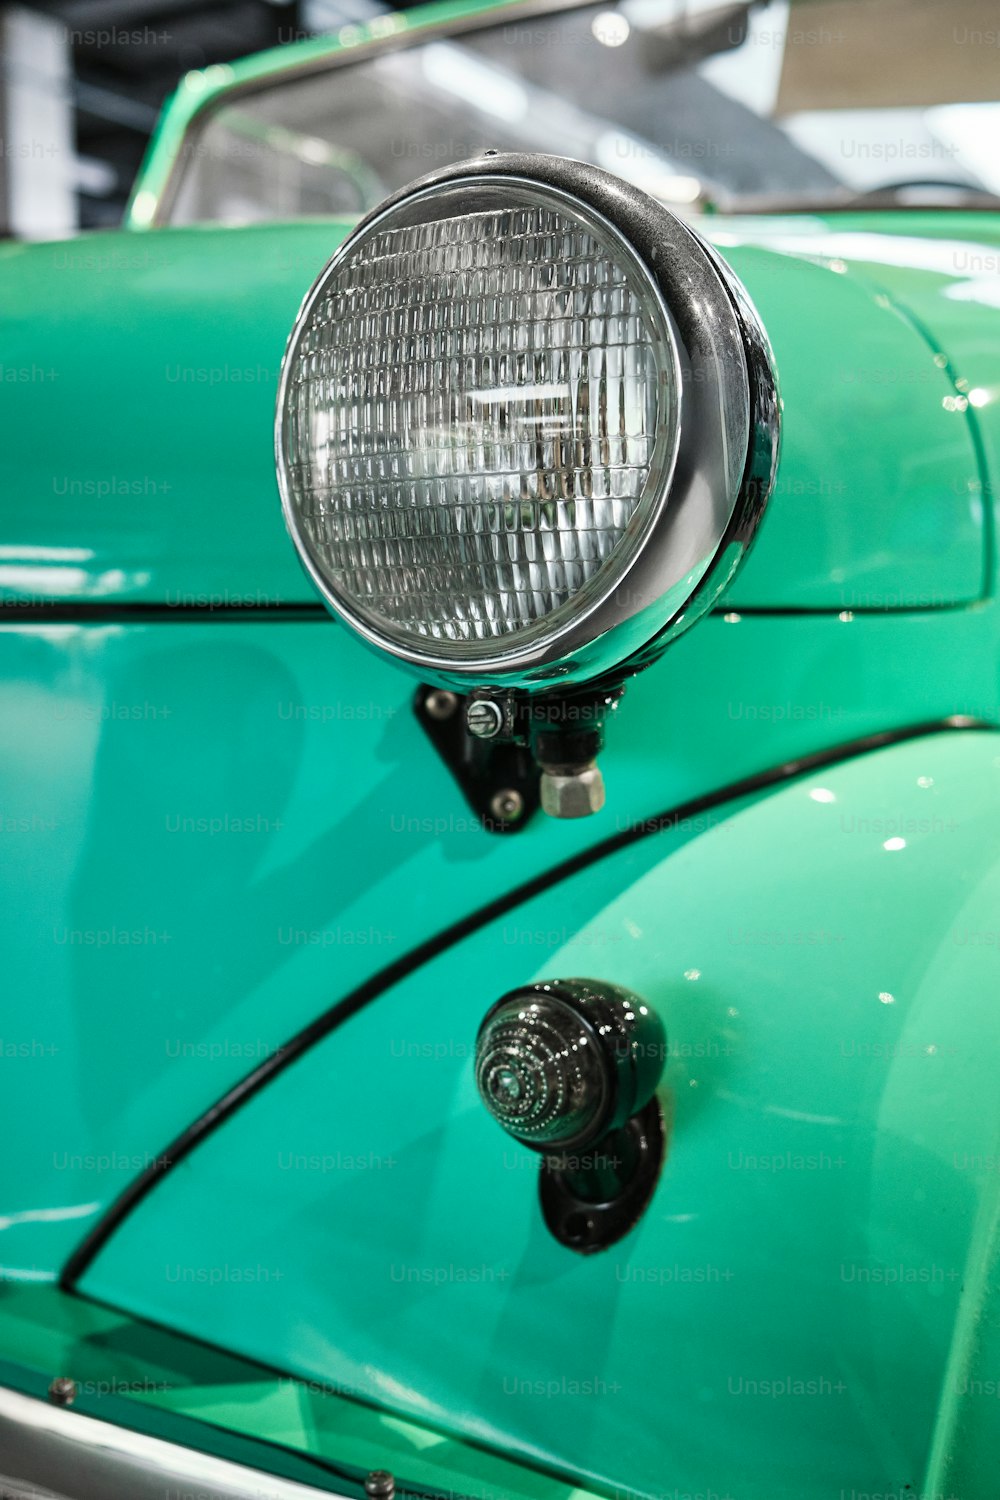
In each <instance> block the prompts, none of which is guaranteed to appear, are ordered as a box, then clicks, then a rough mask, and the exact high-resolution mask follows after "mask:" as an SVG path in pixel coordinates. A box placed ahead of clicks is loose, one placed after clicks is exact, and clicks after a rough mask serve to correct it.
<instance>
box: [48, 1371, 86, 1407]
mask: <svg viewBox="0 0 1000 1500" xmlns="http://www.w3.org/2000/svg"><path fill="white" fill-rule="evenodd" d="M78 1394H79V1391H78V1388H77V1384H76V1381H75V1380H71V1379H70V1378H69V1376H68V1375H57V1376H56V1378H55V1380H53V1381H52V1383H51V1385H50V1386H49V1400H50V1401H51V1402H52V1404H53V1406H72V1405H73V1402H74V1401H75V1400H76V1398H77V1396H78Z"/></svg>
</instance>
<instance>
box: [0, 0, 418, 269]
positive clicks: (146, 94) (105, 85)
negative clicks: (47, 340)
mask: <svg viewBox="0 0 1000 1500" xmlns="http://www.w3.org/2000/svg"><path fill="white" fill-rule="evenodd" d="M389 8H390V7H388V6H385V5H382V4H380V3H376V0H291V3H285V0H220V3H217V4H213V3H212V0H64V3H60V4H52V5H45V6H44V7H42V6H38V7H31V8H29V7H25V6H6V7H3V8H2V9H0V148H2V150H0V172H2V181H0V235H3V236H11V235H14V236H17V237H19V238H25V239H49V238H53V237H60V236H63V235H69V234H72V233H73V232H74V231H75V230H76V229H99V228H107V227H110V226H113V225H115V224H117V223H118V222H119V221H120V219H121V216H122V212H123V210H124V207H125V203H126V200H127V198H128V194H129V190H130V188H131V186H132V180H133V178H134V177H135V174H136V171H137V170H138V167H139V163H140V161H141V160H142V156H143V153H144V151H145V149H146V145H147V143H148V141H149V137H150V135H151V133H152V131H153V129H154V127H155V125H156V120H157V117H158V115H159V112H160V108H161V106H162V104H163V103H164V101H165V99H166V98H167V97H168V95H169V94H170V93H171V92H172V91H173V89H174V88H175V87H176V85H177V82H178V80H179V79H180V78H181V77H183V75H184V74H185V73H186V72H188V71H189V70H190V69H192V68H203V67H205V66H207V65H208V64H210V63H219V62H230V61H232V60H233V59H234V58H238V57H245V56H247V54H248V53H251V52H258V51H261V50H262V49H263V48H265V47H275V46H281V45H284V44H286V43H288V42H291V41H296V40H299V39H301V38H302V37H308V36H312V35H315V34H317V33H320V32H325V31H331V30H334V29H336V28H337V27H339V26H341V25H343V24H344V23H345V22H349V21H352V20H361V19H364V18H365V17H366V16H370V15H372V14H374V13H376V12H378V11H380V10H385V9H389ZM392 8H394V9H404V8H405V6H404V5H400V6H397V7H392Z"/></svg>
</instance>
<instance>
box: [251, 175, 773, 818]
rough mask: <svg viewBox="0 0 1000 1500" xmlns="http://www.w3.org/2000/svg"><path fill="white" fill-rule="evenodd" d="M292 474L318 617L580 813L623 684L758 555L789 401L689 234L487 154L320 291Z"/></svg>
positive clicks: (598, 190) (287, 462)
mask: <svg viewBox="0 0 1000 1500" xmlns="http://www.w3.org/2000/svg"><path fill="white" fill-rule="evenodd" d="M276 447H277V468H278V479H279V485H280V489H281V496H282V503H283V506H284V513H285V519H286V522H287V525H288V529H289V532H290V533H291V536H292V538H293V540H294V543H295V546H296V548H297V550H298V553H299V556H300V558H301V560H302V562H303V564H304V566H305V568H306V570H307V572H308V573H309V575H310V577H311V578H312V580H313V583H314V584H315V586H316V588H317V590H318V592H319V594H320V596H321V597H322V599H323V600H324V602H325V603H326V604H327V606H328V607H329V608H330V609H331V610H332V611H333V612H334V613H335V614H337V615H338V616H339V617H340V618H341V619H342V620H343V621H344V622H345V623H346V624H347V625H349V626H350V627H351V628H352V629H353V630H355V631H356V632H357V633H358V634H359V635H360V636H361V637H362V638H363V639H364V640H366V641H367V642H369V643H370V644H371V645H372V646H374V647H376V648H377V649H379V650H380V651H382V652H384V653H386V654H387V655H389V656H392V657H394V658H395V659H397V660H398V661H399V662H401V663H402V664H404V665H405V666H406V667H408V668H409V669H411V670H412V671H413V672H415V673H416V674H418V675H419V676H420V677H421V679H422V680H423V682H424V683H426V684H430V685H432V686H433V687H434V688H436V689H438V690H444V691H446V692H450V693H453V694H455V695H456V697H457V698H459V699H460V700H461V707H462V712H463V717H464V719H465V723H466V726H467V728H466V729H465V731H464V732H467V733H469V734H471V735H472V737H473V738H480V739H494V738H500V739H501V740H502V741H505V742H506V743H508V744H511V743H515V744H521V745H523V746H525V747H527V748H528V749H529V750H530V751H531V752H532V755H533V758H534V760H535V761H536V762H538V763H540V764H541V765H542V767H543V771H544V773H545V776H546V777H547V778H548V784H547V785H546V784H543V789H542V801H543V805H545V806H546V807H547V809H548V810H549V811H552V812H555V813H560V812H573V811H576V812H587V811H592V810H594V807H595V806H596V805H599V801H600V796H599V794H598V791H597V790H596V788H595V789H594V790H593V791H592V792H588V793H587V794H586V795H583V796H581V795H579V791H580V789H579V788H578V787H576V788H574V786H573V784H572V783H573V779H574V777H575V776H581V775H584V774H589V773H591V772H593V771H594V767H593V759H594V754H595V753H596V750H597V749H599V748H600V743H601V738H602V733H603V724H604V721H605V719H606V717H607V716H608V714H609V713H610V712H611V710H612V708H613V706H614V704H615V703H616V701H617V697H618V695H619V693H620V689H621V684H622V683H623V682H624V680H625V679H626V678H627V677H628V676H629V675H631V674H632V673H634V672H636V671H638V670H639V669H640V668H642V667H644V666H646V665H648V664H649V663H650V662H651V661H653V660H654V659H655V658H656V657H657V656H658V655H659V653H660V652H661V651H662V650H663V649H664V647H665V646H666V645H667V644H668V643H669V642H670V641H671V640H673V639H674V637H675V636H676V635H678V634H679V633H680V631H682V630H684V629H686V628H687V627H688V626H690V625H691V624H693V623H694V622H695V620H696V619H698V617H699V616H700V615H702V614H703V613H704V612H705V611H706V610H707V609H709V608H711V607H712V605H713V604H714V603H715V602H716V600H717V599H718V597H719V595H720V593H721V592H722V590H723V589H724V588H725V586H726V585H727V583H728V582H729V581H730V579H731V578H732V577H733V575H734V573H735V572H736V569H737V568H738V566H739V564H740V562H741V560H742V558H743V555H744V554H745V552H746V549H747V547H748V545H749V543H750V541H751V539H752V537H753V535H754V532H755V530H756V528H757V525H758V523H759V521H760V518H761V514H762V512H763V509H764V505H765V503H766V501H767V498H768V495H769V493H770V490H771V487H772V484H773V479H774V472H775V468H776V462H777V449H778V398H777V393H776V386H775V379H774V374H773V369H772V364H771V359H770V355H769V350H768V345H767V340H766V337H765V335H764V332H763V329H762V328H761V325H760V323H759V321H758V318H757V316H756V314H755V312H754V310H753V308H752V306H751V305H750V303H749V300H748V299H747V297H746V294H745V293H744V291H743V289H742V287H741V286H740V284H739V282H738V281H737V280H736V278H735V276H734V275H733V273H732V272H731V271H730V270H729V268H728V267H726V266H725V265H724V263H723V262H722V260H721V259H720V257H719V256H718V255H717V254H716V252H715V251H714V250H713V249H712V248H711V247H710V246H709V245H707V244H706V243H705V241H704V240H702V239H701V238H700V236H699V235H697V234H696V233H695V232H694V231H693V230H692V229H691V228H690V227H689V226H688V225H686V224H684V223H682V222H681V221H680V220H679V219H677V218H676V217H675V216H674V215H673V214H671V213H670V212H669V211H668V210H667V209H665V208H663V207H662V206H661V205H659V204H658V203H656V202H654V201H653V200H652V199H650V198H648V197H647V196H646V195H645V194H643V193H642V192H640V191H638V190H637V189H635V188H633V187H631V186H629V185H628V184H626V183H624V182H622V181H620V180H619V179H618V178H616V177H613V176H611V175H609V174H608V173H606V172H602V171H599V170H597V169H596V168H593V167H589V166H586V165H583V164H581V163H579V162H573V161H567V160H563V159H557V158H552V157H546V156H535V155H521V154H505V155H499V154H497V153H487V154H486V155H485V156H482V157H479V158H477V159H476V160H474V161H470V162H466V163H463V164H461V165H458V166H453V167H449V168H447V169H445V170H444V171H441V172H438V173H436V174H434V175H433V176H431V177H427V178H424V179H422V180H421V181H419V182H416V183H414V184H413V185H411V186H410V187H408V188H406V189H404V190H403V191H402V192H400V193H397V194H395V195H394V196H392V197H390V198H389V199H387V200H386V202H385V203H383V204H382V206H381V207H380V208H378V209H377V210H376V211H375V212H374V213H372V214H370V215H369V216H368V217H367V218H366V219H364V220H363V221H362V222H361V223H360V224H359V225H358V227H357V228H356V229H355V230H354V232H353V233H352V234H351V235H350V236H349V237H348V238H347V239H346V240H345V242H344V243H343V245H342V246H341V247H340V249H339V250H338V251H337V253H336V254H335V255H334V257H333V259H332V260H331V261H330V262H329V264H328V265H327V266H326V267H325V269H324V270H323V271H322V273H321V274H320V276H319V278H318V279H317V281H316V283H315V285H314V286H313V287H312V289H311V291H310V292H309V293H308V295H307V297H306V299H305V302H304V304H303V306H302V309H301V311H300V313H299V316H298V318H297V320H296V322H295V325H294V327H293V329H292V333H291V338H290V340H289V344H288V348H287V351H286V354H285V359H284V364H283V367H282V373H281V382H280V389H279V395H278V411H277V434H276ZM484 703H485V704H488V705H490V708H489V711H488V712H487V713H485V714H484V711H483V708H482V705H483V704H484ZM539 704H541V705H542V707H541V711H540V712H536V711H534V710H533V705H535V706H537V705H539ZM563 708H565V709H567V710H570V709H572V712H563V711H562V710H563ZM581 709H583V710H585V712H583V713H581ZM583 720H587V721H588V730H589V734H588V735H587V736H585V737H584V738H583V739H581V735H580V724H581V721H583ZM564 723H565V724H569V725H570V726H571V728H572V733H571V734H570V735H569V737H568V738H567V740H566V742H565V744H563V743H562V742H561V740H560V726H561V725H562V724H564ZM539 725H541V726H543V729H542V730H541V731H539V729H538V726H539ZM477 726H478V727H477ZM484 726H485V727H487V728H489V726H493V727H492V728H491V729H490V732H488V733H485V734H484V733H482V732H481V730H482V728H483V727H484ZM539 733H543V734H544V735H546V736H547V739H546V740H545V742H544V743H543V744H541V745H539V743H538V739H539ZM581 755H582V756H583V759H581ZM591 782H592V785H593V777H592V778H591ZM467 790H468V789H467Z"/></svg>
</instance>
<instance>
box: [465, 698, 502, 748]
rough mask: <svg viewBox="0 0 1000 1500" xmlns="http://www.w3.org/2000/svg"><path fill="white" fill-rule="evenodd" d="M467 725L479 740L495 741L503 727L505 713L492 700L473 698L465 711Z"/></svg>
mask: <svg viewBox="0 0 1000 1500" xmlns="http://www.w3.org/2000/svg"><path fill="white" fill-rule="evenodd" d="M465 724H466V728H467V729H468V731H469V733H470V734H473V735H475V737H476V739H477V740H492V739H495V738H496V736H497V735H498V734H499V733H500V730H501V727H502V725H503V711H502V710H501V708H500V705H499V703H494V702H493V700H492V698H473V700H472V702H471V703H470V704H469V706H468V708H467V709H466V710H465Z"/></svg>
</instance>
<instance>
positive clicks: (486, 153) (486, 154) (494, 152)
mask: <svg viewBox="0 0 1000 1500" xmlns="http://www.w3.org/2000/svg"><path fill="white" fill-rule="evenodd" d="M499 154H500V153H499V152H498V151H493V150H490V151H484V152H483V155H484V156H499Z"/></svg>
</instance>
